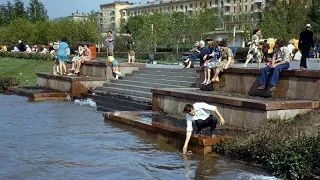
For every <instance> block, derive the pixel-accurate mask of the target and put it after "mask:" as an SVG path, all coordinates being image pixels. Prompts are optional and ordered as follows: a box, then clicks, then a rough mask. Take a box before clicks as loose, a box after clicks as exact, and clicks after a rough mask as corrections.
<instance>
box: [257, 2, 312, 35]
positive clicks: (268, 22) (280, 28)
mask: <svg viewBox="0 0 320 180" xmlns="http://www.w3.org/2000/svg"><path fill="white" fill-rule="evenodd" d="M308 2H309V0H290V1H278V0H269V1H267V3H266V8H265V10H264V13H263V20H262V22H261V23H260V27H261V29H262V31H263V36H264V37H265V38H281V39H286V40H289V39H292V38H294V37H298V35H299V33H300V32H301V30H302V29H303V27H304V25H305V23H306V20H307V13H308V12H309V8H308Z"/></svg>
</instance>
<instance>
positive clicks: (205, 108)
mask: <svg viewBox="0 0 320 180" xmlns="http://www.w3.org/2000/svg"><path fill="white" fill-rule="evenodd" d="M183 113H184V114H185V115H186V121H187V133H186V140H185V143H184V146H183V154H186V153H187V148H188V143H189V140H190V138H191V134H192V131H193V128H192V122H195V125H196V127H197V130H196V135H200V134H201V131H202V129H204V128H207V127H210V136H211V137H212V138H214V137H215V134H214V130H215V129H216V126H217V123H218V119H217V118H216V117H215V116H213V115H212V114H213V113H214V114H216V115H217V116H218V117H219V120H220V121H219V123H220V125H224V123H225V120H224V118H223V117H222V115H221V114H220V113H219V111H218V109H217V107H216V106H212V105H209V104H207V103H203V102H202V103H195V104H193V105H192V104H187V105H186V106H185V107H184V109H183Z"/></svg>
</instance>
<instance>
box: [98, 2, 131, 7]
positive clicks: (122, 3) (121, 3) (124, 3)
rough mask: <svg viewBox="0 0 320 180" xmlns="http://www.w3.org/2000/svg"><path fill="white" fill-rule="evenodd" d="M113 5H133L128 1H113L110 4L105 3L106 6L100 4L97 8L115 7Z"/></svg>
mask: <svg viewBox="0 0 320 180" xmlns="http://www.w3.org/2000/svg"><path fill="white" fill-rule="evenodd" d="M115 4H120V5H132V4H133V3H131V2H129V1H114V2H112V3H107V4H100V5H99V6H100V7H101V6H111V5H115Z"/></svg>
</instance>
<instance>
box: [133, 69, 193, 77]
mask: <svg viewBox="0 0 320 180" xmlns="http://www.w3.org/2000/svg"><path fill="white" fill-rule="evenodd" d="M132 74H157V75H163V74H166V75H172V76H181V75H185V76H196V72H195V71H173V72H172V71H157V70H154V71H133V72H132Z"/></svg>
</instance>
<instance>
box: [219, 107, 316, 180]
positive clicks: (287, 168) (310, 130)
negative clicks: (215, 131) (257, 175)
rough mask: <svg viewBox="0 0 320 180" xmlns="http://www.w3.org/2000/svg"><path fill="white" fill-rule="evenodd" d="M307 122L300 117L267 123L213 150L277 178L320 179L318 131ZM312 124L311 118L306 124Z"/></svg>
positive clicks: (305, 118)
mask: <svg viewBox="0 0 320 180" xmlns="http://www.w3.org/2000/svg"><path fill="white" fill-rule="evenodd" d="M319 114H320V113H319ZM299 119H300V120H299ZM301 119H302V121H301ZM307 119H309V118H308V117H305V116H304V117H303V118H301V117H299V118H297V119H294V121H290V122H282V121H280V120H274V121H269V122H268V123H266V124H265V125H263V126H262V127H260V128H259V130H257V131H256V132H252V133H251V134H249V135H246V136H238V137H234V138H233V139H231V140H229V141H227V142H221V143H219V144H216V145H215V146H214V147H213V148H214V150H215V151H216V152H217V153H220V154H223V155H227V156H230V157H232V158H236V159H239V160H242V161H246V162H249V163H252V164H259V165H261V166H263V167H265V168H266V169H268V170H269V171H270V172H271V173H272V174H273V175H276V176H279V177H281V178H285V179H303V178H306V177H307V176H308V175H310V174H311V173H313V174H316V175H320V171H319V170H320V144H319V142H320V136H319V133H318V132H319V127H315V126H312V125H310V124H311V123H310V122H307V121H308V120H307ZM312 120H313V121H317V119H315V118H311V120H309V121H312ZM302 122H304V123H306V124H307V125H305V126H304V125H302Z"/></svg>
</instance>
